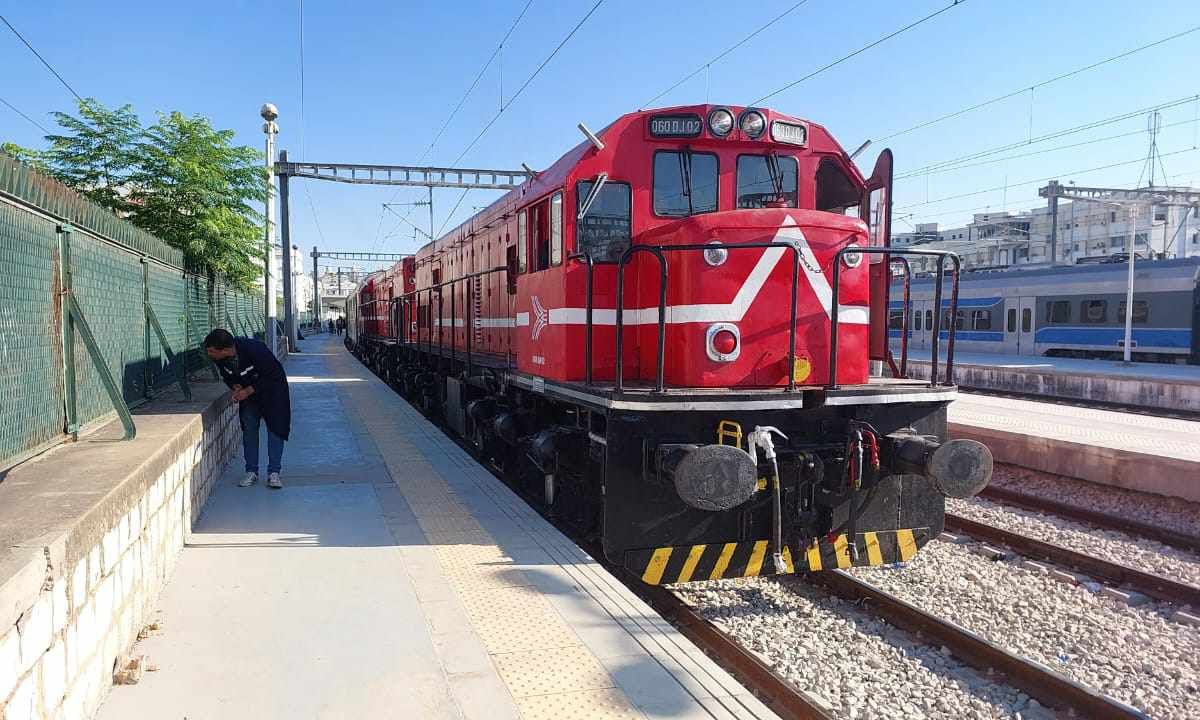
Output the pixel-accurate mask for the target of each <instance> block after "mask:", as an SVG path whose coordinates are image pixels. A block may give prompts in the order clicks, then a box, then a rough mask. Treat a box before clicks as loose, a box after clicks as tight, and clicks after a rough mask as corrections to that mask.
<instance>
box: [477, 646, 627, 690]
mask: <svg viewBox="0 0 1200 720" xmlns="http://www.w3.org/2000/svg"><path fill="white" fill-rule="evenodd" d="M492 659H493V660H494V661H495V663H496V667H497V668H498V669H499V670H500V676H501V677H502V678H504V682H505V684H507V685H508V688H509V690H511V691H512V694H513V696H514V697H517V698H523V697H529V696H531V695H549V694H551V693H565V692H574V691H578V690H581V689H582V690H603V689H605V688H611V687H614V686H613V680H612V678H611V677H610V676H609V674H608V671H607V670H605V669H604V666H603V665H601V664H600V663H599V662H598V661H597V660H596V658H595V657H593V656H592V654H591V653H590V652H588V650H587V649H586V648H584V647H581V646H579V645H572V646H570V647H563V648H555V649H553V650H535V651H532V652H519V653H505V654H502V655H495V656H493V658H492Z"/></svg>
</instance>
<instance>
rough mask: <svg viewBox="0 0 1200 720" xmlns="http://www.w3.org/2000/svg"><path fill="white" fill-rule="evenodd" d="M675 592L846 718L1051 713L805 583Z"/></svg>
mask: <svg viewBox="0 0 1200 720" xmlns="http://www.w3.org/2000/svg"><path fill="white" fill-rule="evenodd" d="M674 591H675V592H676V593H678V594H679V595H680V596H681V597H682V598H683V599H684V600H685V601H686V602H688V603H689V604H690V605H692V606H693V607H695V608H697V610H699V612H700V613H701V614H702V615H704V617H705V618H706V619H708V620H710V621H711V622H713V623H714V624H716V625H717V626H718V627H719V628H721V629H722V630H723V631H725V632H726V633H728V634H729V635H731V636H732V637H734V638H735V639H736V640H737V641H738V642H739V643H740V644H741V645H742V646H743V647H746V648H747V649H750V650H753V651H754V652H756V653H758V654H759V655H760V656H761V657H763V658H764V659H765V661H766V662H767V663H768V664H769V665H770V666H771V667H772V668H773V669H774V670H775V672H777V673H778V674H780V675H781V676H782V677H784V678H785V679H786V680H787V681H788V682H790V683H792V684H793V685H794V686H795V687H797V688H799V689H800V690H802V691H804V692H806V693H810V694H815V695H818V696H820V698H822V699H823V700H824V701H825V702H826V703H828V705H829V706H830V707H831V709H832V710H833V711H834V712H835V714H836V715H838V716H840V717H845V718H855V719H856V720H858V719H862V720H866V719H868V718H872V719H873V718H889V719H890V718H900V717H903V718H939V719H940V718H946V719H947V720H949V719H951V718H953V719H956V720H957V719H959V718H966V719H968V720H983V719H987V718H1023V720H1032V719H1034V718H1037V719H1039V720H1040V719H1041V718H1048V717H1050V714H1049V712H1048V711H1047V710H1046V709H1045V708H1042V707H1041V706H1040V705H1039V704H1038V703H1037V701H1036V700H1033V699H1031V698H1029V697H1028V696H1026V695H1025V694H1024V693H1021V692H1020V691H1019V690H1016V689H1014V688H1012V687H1009V686H1007V685H1005V684H1003V683H1002V682H996V680H998V679H997V678H991V679H989V678H986V677H984V676H982V675H980V674H979V673H977V672H975V671H974V670H973V669H971V668H969V667H966V666H964V665H962V664H961V663H959V662H958V661H957V660H956V659H955V658H954V657H953V656H952V655H950V653H949V651H948V650H945V649H944V648H939V647H936V646H930V645H926V644H923V643H921V642H919V641H917V640H914V638H913V637H912V636H910V635H909V634H908V633H906V632H904V631H902V630H899V629H897V628H895V627H893V626H891V625H888V624H887V623H885V622H883V621H881V620H878V619H876V618H875V617H873V616H871V615H870V614H869V613H864V612H862V611H860V610H858V609H857V608H855V607H854V606H852V605H851V604H849V603H846V602H843V601H842V600H840V599H838V598H836V597H830V596H828V595H826V594H825V593H824V592H823V591H820V590H816V589H814V588H812V587H809V586H807V585H806V584H804V582H803V581H802V580H796V579H792V578H783V579H773V578H748V579H743V580H726V581H718V582H705V583H693V584H689V585H682V586H677V587H675V588H674Z"/></svg>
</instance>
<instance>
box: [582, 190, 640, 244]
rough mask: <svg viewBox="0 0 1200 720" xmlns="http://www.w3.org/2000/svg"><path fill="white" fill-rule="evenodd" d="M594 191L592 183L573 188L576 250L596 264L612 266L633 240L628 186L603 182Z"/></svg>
mask: <svg viewBox="0 0 1200 720" xmlns="http://www.w3.org/2000/svg"><path fill="white" fill-rule="evenodd" d="M595 188H596V182H595V181H592V180H582V181H580V182H578V183H576V185H575V202H576V203H577V205H578V209H577V210H576V221H575V250H576V251H578V252H581V253H587V254H589V255H591V256H592V260H593V261H595V262H611V263H615V262H617V261H618V260H620V259H621V255H622V254H624V253H625V251H626V250H628V249H629V245H630V243H632V241H633V240H632V238H633V234H632V225H631V219H630V209H631V201H630V190H629V185H628V184H626V183H619V182H606V183H604V184H603V185H601V186H600V188H599V190H596V191H595V192H593V190H595Z"/></svg>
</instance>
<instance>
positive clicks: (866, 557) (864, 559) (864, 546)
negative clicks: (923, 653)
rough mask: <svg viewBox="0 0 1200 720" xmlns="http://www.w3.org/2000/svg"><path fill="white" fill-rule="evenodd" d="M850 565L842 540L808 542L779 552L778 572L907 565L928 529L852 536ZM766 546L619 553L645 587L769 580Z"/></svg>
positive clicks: (840, 537) (750, 543)
mask: <svg viewBox="0 0 1200 720" xmlns="http://www.w3.org/2000/svg"><path fill="white" fill-rule="evenodd" d="M855 537H857V538H858V543H857V544H858V559H857V560H852V558H851V556H850V549H849V543H848V540H847V536H846V535H845V534H841V535H834V536H829V537H821V538H817V539H814V540H813V541H812V543H811V544H810V545H808V546H807V547H805V548H804V549H803V550H801V551H800V552H795V551H794V550H793V549H792V548H788V547H785V548H784V549H783V564H784V572H786V573H792V572H797V571H799V572H817V571H819V570H831V569H834V568H848V567H854V566H858V567H862V566H866V565H887V564H890V563H897V562H905V561H907V560H911V559H912V558H913V556H915V555H916V554H917V550H919V549H920V548H921V547H922V546H924V545H925V543H927V542H929V530H928V528H913V529H907V530H878V531H874V532H862V533H858V534H857V535H856V536H855ZM772 554H773V551H772V549H771V543H770V541H768V540H753V541H746V542H732V543H714V544H710V545H682V546H675V547H661V548H646V549H642V550H630V551H629V552H627V553H625V567H626V568H627V569H628V570H629V571H630V572H632V573H634V574H635V575H637V576H639V577H641V579H642V581H643V582H645V583H648V584H650V585H667V584H670V583H686V582H697V581H700V580H720V579H722V578H737V577H754V576H756V575H773V574H775V569H774V563H773V562H772V559H771V556H772Z"/></svg>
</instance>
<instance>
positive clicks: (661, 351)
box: [567, 242, 961, 393]
mask: <svg viewBox="0 0 1200 720" xmlns="http://www.w3.org/2000/svg"><path fill="white" fill-rule="evenodd" d="M771 247H782V248H785V249H787V250H789V251H790V252H791V254H792V284H791V300H792V301H791V313H790V322H789V332H788V368H789V369H790V368H794V367H795V363H796V313H797V308H796V300H797V292H798V287H799V276H800V262H801V255H800V250H799V248H797V247H796V246H795V245H794V244H792V243H787V242H755V243H744V244H743V243H739V244H725V245H722V246H721V248H722V249H724V250H749V249H766V248H771ZM710 249H712V246H711V245H708V244H699V243H692V244H687V245H633V246H631V247H630V248H629V249H627V250H626V251H625V252H624V253H622V255H621V258H620V260H619V261H618V263H617V298H616V302H617V305H616V368H615V377H614V391H615V392H617V393H621V392H624V387H625V384H624V364H625V362H624V360H625V359H624V346H625V339H624V328H625V323H624V319H625V268H626V267H627V266H628V264H629V261H630V260H631V259H632V258H633V257H634V256H636V255H637V254H638V253H639V252H645V253H650V254H651V255H653V256H654V257H655V258H656V259H657V260H658V268H659V289H658V317H657V321H658V322H657V324H658V343H657V360H656V363H655V384H654V389H655V391H656V392H663V391H664V390H665V389H666V385H665V382H664V364H665V355H666V353H665V348H666V298H667V261H666V256H665V255H664V253H665V252H676V251H704V250H710ZM853 252H863V253H865V254H872V255H886V256H889V257H888V265H889V267H890V266H891V264H892V263H899V264H900V265H901V266H902V267H903V268H904V301H903V319H902V326H901V344H900V347H901V350H900V376H901V377H907V372H908V314H909V305H910V304H911V288H910V275H911V272H910V267H909V263H908V260H907V259H906V258H904V257H903V256H904V255H924V256H933V257H937V258H938V284H937V288H936V298H935V303H936V304H937V305H939V313H938V317H937V319H936V320H935V321H934V322H935V337H934V343H933V364H932V371H931V376H930V386H931V387H936V386H937V384H938V383H937V370H938V367H937V360H938V351H939V349H940V347H939V346H940V337H941V335H940V332H941V330H940V326H941V315H940V305H941V296H942V285H943V283H944V282H945V273H944V266H945V259H946V258H947V257H949V258H950V259H951V261H952V262H953V264H954V268H953V270H954V276H953V283H952V289H951V300H950V317H951V318H955V317H956V316H957V310H958V281H959V275H960V274H961V261H960V259H959V257H958V255H956V254H955V253H952V252H948V251H940V250H913V249H901V248H892V247H886V248H884V247H875V248H862V247H852V248H843V249H841V250H839V251H838V253H837V254H836V256H835V257H834V263H833V265H834V271H833V298H832V303H831V305H832V307H831V308H830V348H829V350H830V351H829V366H830V371H829V372H830V375H829V383H828V384H827V385H826V388H827V389H831V390H832V389H836V388H837V387H838V384H837V336H838V332H837V331H838V299H839V294H840V292H839V290H840V279H841V273H840V267H841V262H840V261H841V260H842V257H843V256H844V255H845V254H848V253H853ZM893 256H900V257H893ZM567 259H568V260H579V261H581V262H584V263H585V264H586V265H587V269H588V271H587V289H586V294H587V305H586V309H585V312H586V319H585V323H586V345H585V357H586V359H587V360H586V362H587V365H586V376H585V382H586V384H587V385H588V386H591V385H592V328H593V321H592V314H593V297H592V275H593V271H594V265H595V264H594V261H593V258H592V257H591V255H590V254H588V253H586V252H581V253H575V254H573V255H570V256H568V258H567ZM885 323H886V320H885ZM955 331H956V327H955V324H954V322H953V321H952V322H951V323H950V327H949V329H948V330H947V333H948V339H947V346H946V351H947V354H946V369H945V378H946V380H945V384H946V385H952V384H953V382H954V370H953V368H954V335H955ZM795 390H796V376H795V373H794V372H789V373H788V383H787V388H786V390H785V392H794V391H795Z"/></svg>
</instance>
